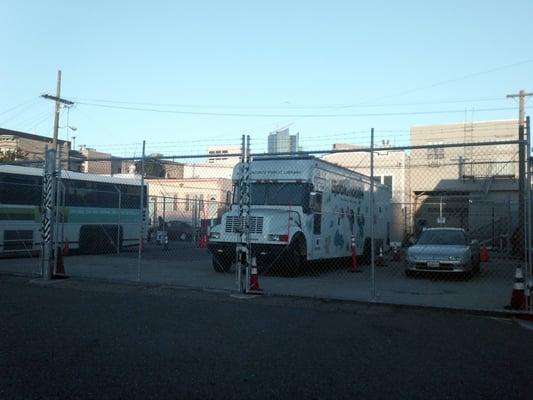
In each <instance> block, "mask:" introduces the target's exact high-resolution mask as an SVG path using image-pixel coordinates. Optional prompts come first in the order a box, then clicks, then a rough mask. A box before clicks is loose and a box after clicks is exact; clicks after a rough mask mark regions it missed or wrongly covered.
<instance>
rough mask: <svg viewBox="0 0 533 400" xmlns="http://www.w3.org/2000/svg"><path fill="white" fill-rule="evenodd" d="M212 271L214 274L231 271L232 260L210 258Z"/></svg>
mask: <svg viewBox="0 0 533 400" xmlns="http://www.w3.org/2000/svg"><path fill="white" fill-rule="evenodd" d="M212 261H213V269H214V270H215V271H216V272H228V271H229V270H230V269H231V265H232V264H233V260H232V259H231V258H228V257H215V256H213V257H212Z"/></svg>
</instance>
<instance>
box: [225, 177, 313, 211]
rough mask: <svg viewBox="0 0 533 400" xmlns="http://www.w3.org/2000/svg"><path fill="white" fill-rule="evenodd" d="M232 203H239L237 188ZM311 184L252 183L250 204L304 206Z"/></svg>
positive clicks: (307, 201) (307, 199)
mask: <svg viewBox="0 0 533 400" xmlns="http://www.w3.org/2000/svg"><path fill="white" fill-rule="evenodd" d="M236 189H237V190H236V191H235V196H234V203H236V204H238V203H239V195H238V188H236ZM310 189H311V185H310V184H308V183H252V185H251V194H252V201H251V204H252V205H254V206H262V205H269V206H287V205H289V204H290V205H292V206H304V207H305V206H306V205H307V204H308V203H309V192H310V191H311V190H310Z"/></svg>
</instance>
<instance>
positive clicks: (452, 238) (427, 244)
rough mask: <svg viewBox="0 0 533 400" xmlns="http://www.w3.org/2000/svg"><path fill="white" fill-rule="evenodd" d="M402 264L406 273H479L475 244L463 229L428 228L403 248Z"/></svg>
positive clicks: (477, 248)
mask: <svg viewBox="0 0 533 400" xmlns="http://www.w3.org/2000/svg"><path fill="white" fill-rule="evenodd" d="M406 263H407V265H406V270H405V273H406V275H407V276H412V275H413V274H414V273H415V272H417V271H431V272H450V273H462V274H468V275H472V274H474V273H477V272H479V267H480V259H479V245H478V242H477V241H475V240H474V241H469V240H468V238H467V236H466V234H465V231H464V230H463V229H460V228H429V229H425V230H424V231H423V232H422V235H420V237H419V239H418V241H417V242H416V243H415V244H414V245H413V246H411V247H409V249H408V250H407V257H406Z"/></svg>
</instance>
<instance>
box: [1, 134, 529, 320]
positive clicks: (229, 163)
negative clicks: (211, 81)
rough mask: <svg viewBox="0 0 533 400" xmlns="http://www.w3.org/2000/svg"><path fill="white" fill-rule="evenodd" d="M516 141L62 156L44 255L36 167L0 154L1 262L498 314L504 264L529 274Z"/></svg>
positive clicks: (505, 283) (507, 299)
mask: <svg viewBox="0 0 533 400" xmlns="http://www.w3.org/2000/svg"><path fill="white" fill-rule="evenodd" d="M526 145H527V144H526V143H525V142H519V141H516V140H495V141H491V142H488V141H485V142H473V141H465V140H457V141H453V140H452V141H450V140H448V141H437V142H435V141H433V142H431V143H428V142H427V141H425V142H424V143H423V144H416V143H415V144H412V145H410V146H390V145H389V144H385V143H384V144H382V145H381V146H379V147H374V146H373V145H371V147H346V148H342V147H337V148H334V149H332V150H325V149H324V150H322V151H313V152H307V153H302V152H300V153H297V154H284V153H279V154H248V155H247V154H244V153H245V152H243V153H241V154H239V153H234V154H224V155H216V154H215V155H212V156H211V155H210V156H209V158H208V157H206V156H205V155H194V156H173V157H164V156H158V157H151V156H144V155H143V156H138V157H131V158H119V157H112V158H102V157H98V158H95V159H86V160H84V162H83V163H81V164H80V165H79V168H77V170H76V171H73V170H69V169H67V165H69V164H68V163H66V164H65V163H60V164H58V165H62V167H63V168H62V169H61V173H60V174H59V173H56V174H55V175H54V177H55V182H56V185H55V191H56V192H55V196H54V197H55V201H54V205H53V212H54V214H53V215H54V219H53V229H52V231H53V233H52V234H51V235H52V237H51V239H50V240H51V243H50V248H51V249H52V252H51V254H50V255H48V257H50V256H51V257H52V258H53V260H52V261H50V260H45V259H44V256H43V254H44V253H43V251H42V249H43V247H44V246H45V245H46V243H47V242H46V240H44V239H43V238H44V232H43V222H42V221H43V219H42V218H43V213H44V212H45V208H46V207H45V206H46V205H45V204H44V202H43V198H44V197H43V190H45V188H46V186H45V185H43V175H44V168H45V166H44V163H43V161H38V160H37V161H32V162H25V161H13V162H10V163H4V164H2V165H0V189H1V190H0V223H1V227H0V239H1V243H0V245H1V253H2V257H1V259H0V271H1V272H10V273H21V274H30V275H33V276H43V277H44V278H46V276H47V271H48V268H50V265H52V274H51V275H61V273H62V270H63V269H64V271H65V274H66V275H67V276H72V277H82V278H90V279H99V280H120V281H142V282H150V283H158V284H173V285H180V286H187V287H196V288H204V289H221V290H233V291H235V290H238V289H239V288H241V289H243V286H242V281H241V280H240V279H241V278H242V276H241V278H238V274H239V272H245V276H246V279H247V280H248V281H247V283H246V285H245V286H244V288H245V289H246V288H248V289H250V288H252V289H258V288H260V289H262V291H263V292H265V293H271V294H283V295H297V296H312V297H324V298H333V299H348V300H360V301H377V302H384V303H392V304H409V305H423V306H434V307H451V308H465V309H476V310H504V309H505V308H506V307H507V306H510V305H511V302H512V301H511V300H512V297H513V293H514V292H513V288H514V287H515V286H516V285H515V284H516V282H515V275H516V273H517V268H518V267H520V268H521V272H522V274H523V279H522V282H523V283H525V286H526V288H527V286H528V282H529V280H530V277H531V268H530V257H529V251H530V248H531V235H530V232H529V231H530V222H531V201H530V198H531V181H530V176H529V175H530V171H529V168H526V166H527V165H529V157H524V158H521V157H520V149H521V148H522V147H523V151H525V147H526ZM245 147H246V146H245V145H244V142H243V149H244V148H245ZM521 160H524V161H523V162H522V164H521ZM243 163H244V164H245V165H246V168H247V169H243V168H242V166H243V165H244V164H243ZM243 171H247V172H246V174H244V173H243ZM243 188H246V189H243ZM245 190H246V191H247V192H248V193H249V196H247V197H246V201H245V202H244V199H243V197H242V193H244V191H245ZM45 191H46V190H45ZM245 203H246V204H245ZM243 207H248V208H247V209H248V210H249V212H246V213H243V212H242V211H243ZM243 251H244V252H245V253H246V254H245V255H244V256H242V252H243ZM243 265H244V266H246V267H252V268H251V269H246V270H241V271H239V269H240V268H242V267H243ZM255 270H257V274H258V275H257V276H256V275H255ZM250 274H251V275H250ZM250 282H251V283H250ZM250 285H251V286H250ZM521 308H523V307H521Z"/></svg>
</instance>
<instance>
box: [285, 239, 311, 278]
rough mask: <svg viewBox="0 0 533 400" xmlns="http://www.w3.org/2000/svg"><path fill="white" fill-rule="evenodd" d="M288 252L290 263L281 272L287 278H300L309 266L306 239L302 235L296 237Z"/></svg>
mask: <svg viewBox="0 0 533 400" xmlns="http://www.w3.org/2000/svg"><path fill="white" fill-rule="evenodd" d="M288 250H289V253H288V255H287V260H288V262H287V263H286V264H285V265H284V266H283V269H282V271H281V272H282V273H283V275H285V276H298V275H300V274H301V273H302V272H304V271H305V268H306V266H307V245H306V243H305V238H304V237H303V236H301V235H299V236H296V237H295V238H294V239H293V241H292V243H291V245H290V246H289V249H288Z"/></svg>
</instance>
